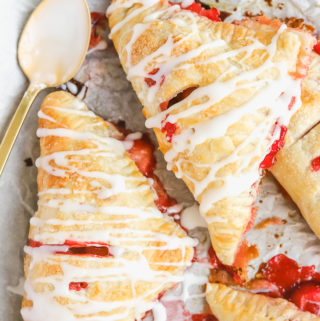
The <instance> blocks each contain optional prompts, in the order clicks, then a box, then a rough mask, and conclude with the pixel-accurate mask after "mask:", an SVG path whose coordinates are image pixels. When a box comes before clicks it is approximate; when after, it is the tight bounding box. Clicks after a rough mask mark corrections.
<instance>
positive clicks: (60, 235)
mask: <svg viewBox="0 0 320 321" xmlns="http://www.w3.org/2000/svg"><path fill="white" fill-rule="evenodd" d="M38 136H39V137H40V144H41V156H40V158H39V159H38V160H37V166H38V168H39V174H38V187H39V203H38V211H37V213H36V214H35V216H34V217H33V218H32V219H31V222H30V234H29V244H28V246H27V247H26V248H25V252H26V259H25V275H26V283H25V296H24V300H23V308H22V316H23V318H24V320H25V321H44V320H47V321H58V320H61V321H62V320H64V321H67V320H68V321H73V320H83V321H91V320H92V321H97V320H99V321H103V320H108V321H110V320H128V321H129V320H132V321H134V320H135V319H140V318H142V317H143V316H144V314H145V313H146V312H147V311H148V310H150V309H152V308H153V303H154V301H155V300H156V299H157V297H158V295H159V294H160V293H161V292H162V291H164V290H166V289H168V288H170V287H171V286H172V285H174V284H175V283H176V282H179V281H181V279H182V274H183V271H184V270H185V268H186V267H187V266H188V265H189V264H190V262H191V260H192V257H193V246H194V244H193V243H194V242H193V240H192V239H190V238H189V237H187V235H186V233H185V232H184V231H183V230H182V228H180V226H179V225H177V224H176V223H175V222H174V221H173V220H172V219H170V218H169V217H165V216H163V215H162V214H161V213H160V212H159V210H158V209H157V207H156V205H155V203H154V198H153V194H152V192H151V188H150V185H149V183H148V181H147V179H146V178H145V177H144V176H143V175H142V174H141V173H140V171H139V170H138V168H137V167H136V165H135V163H134V162H133V161H132V160H131V158H129V155H128V154H127V152H126V150H125V148H124V145H123V143H122V142H121V141H120V140H119V139H123V135H122V134H121V133H120V132H119V131H118V130H117V129H116V127H114V126H113V125H112V124H111V123H108V122H105V121H104V120H103V119H101V118H100V117H97V116H95V115H94V114H93V113H92V112H91V111H89V110H88V108H87V107H86V105H85V104H84V103H83V102H81V101H80V100H78V99H76V98H75V97H73V96H72V95H70V94H68V93H65V92H55V93H52V94H50V95H49V96H48V97H47V98H46V99H45V100H44V102H43V104H42V106H41V110H40V112H39V129H38Z"/></svg>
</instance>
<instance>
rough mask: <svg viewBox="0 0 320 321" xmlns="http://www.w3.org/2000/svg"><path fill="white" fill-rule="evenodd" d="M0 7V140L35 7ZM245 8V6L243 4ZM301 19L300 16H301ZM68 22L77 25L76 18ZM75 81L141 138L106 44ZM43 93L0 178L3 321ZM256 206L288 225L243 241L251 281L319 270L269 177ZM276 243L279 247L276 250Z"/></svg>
mask: <svg viewBox="0 0 320 321" xmlns="http://www.w3.org/2000/svg"><path fill="white" fill-rule="evenodd" d="M0 2H1V5H2V7H1V10H0V21H1V23H0V27H1V28H0V36H1V37H0V40H1V50H0V71H1V73H0V112H1V114H0V137H2V136H3V134H4V130H5V128H6V125H7V123H8V120H9V119H10V117H11V116H12V114H13V112H14V110H15V108H16V106H17V104H18V102H19V100H20V98H21V96H22V94H23V92H24V90H25V89H26V86H27V82H26V79H25V78H24V76H23V74H22V72H21V71H20V69H19V67H18V65H17V61H16V46H17V40H18V37H19V34H20V32H21V28H22V26H23V25H24V23H25V21H26V19H27V17H28V16H29V14H30V12H31V11H32V10H33V8H34V7H35V6H36V5H37V4H38V3H39V2H40V1H39V0H15V1H8V0H0ZM108 2H109V1H108V0H88V3H89V5H90V8H91V9H92V10H93V11H102V12H104V11H105V10H106V8H107V5H108ZM221 2H222V0H220V3H221ZM244 2H246V1H242V2H241V3H242V4H243V3H244ZM247 2H248V1H247ZM249 2H250V3H251V4H252V6H253V7H254V6H255V3H256V2H259V3H260V2H261V1H258V0H257V1H249ZM294 2H295V3H294V5H293V4H292V2H291V1H289V2H288V6H289V7H290V6H291V7H290V8H291V9H290V10H291V11H292V10H297V7H296V6H297V3H298V4H299V3H300V4H301V5H303V6H304V7H303V8H306V5H307V4H309V5H311V6H309V7H308V12H312V15H315V13H318V14H320V8H319V4H317V3H318V2H317V3H316V1H313V0H308V1H307V0H301V1H298V0H295V1H294ZM238 7H239V4H238ZM301 8H302V6H301ZM291 11H290V12H291ZM299 12H300V14H301V15H303V12H302V13H301V10H299ZM73 18H74V19H76V17H73ZM310 20H311V19H310ZM319 21H320V20H319ZM77 79H78V80H80V81H82V82H84V83H85V84H86V86H87V87H88V91H87V95H86V99H85V101H86V102H87V104H88V105H89V106H90V107H91V108H92V109H93V110H94V111H95V112H96V113H97V114H99V115H101V116H103V117H104V118H105V119H109V120H112V121H119V120H124V121H125V122H126V125H127V127H128V128H129V129H131V130H133V131H146V129H145V126H144V118H143V116H142V114H141V105H140V103H139V102H138V99H137V98H136V95H135V93H134V92H133V90H132V88H131V85H130V84H129V82H128V81H127V80H126V77H125V74H124V72H123V71H122V68H121V66H120V63H119V60H118V58H117V55H116V53H115V51H114V49H113V46H112V44H111V43H110V41H109V40H108V48H107V49H106V50H104V51H95V52H93V53H91V54H90V55H89V56H88V57H87V59H86V61H85V63H84V65H83V67H82V69H81V71H80V72H79V74H78V76H77ZM48 92H49V91H46V92H43V93H41V94H40V95H39V97H38V99H37V100H36V102H35V103H34V105H33V107H32V110H31V112H30V114H29V115H28V117H27V119H26V122H25V124H24V126H23V128H22V130H21V132H20V135H19V137H18V140H17V143H16V145H15V147H14V149H13V152H12V154H11V156H10V159H9V161H8V164H7V166H6V169H5V172H4V173H3V175H2V177H1V179H0V204H1V214H0V251H1V259H0V321H21V317H20V304H21V296H19V295H17V294H14V293H13V292H12V291H17V288H15V286H17V285H18V284H19V280H20V279H21V277H22V276H23V246H24V245H25V243H26V240H27V233H28V221H29V219H30V216H31V215H33V213H34V212H35V211H36V207H37V206H36V203H37V185H36V175H37V169H36V167H35V166H34V163H35V160H36V158H37V157H38V155H39V140H38V139H37V138H36V129H37V111H38V109H39V106H40V103H41V101H42V99H43V98H44V96H45V95H46V94H47V93H48ZM157 159H158V169H157V173H158V175H159V176H160V177H161V179H162V181H163V182H164V184H165V187H166V188H167V190H168V192H169V194H170V195H172V196H173V197H175V198H176V199H177V200H178V201H179V202H181V203H182V204H183V205H184V206H185V207H189V206H191V205H192V204H193V203H194V199H193V197H192V195H191V194H190V193H189V191H188V190H187V188H186V187H185V185H184V184H183V182H182V181H180V180H178V179H176V178H175V177H174V175H173V174H172V173H170V172H168V171H167V170H166V169H165V163H164V161H163V158H162V155H160V153H159V152H158V153H157ZM260 200H261V201H262V203H261V201H260V202H259V201H258V202H257V205H258V206H259V212H258V219H257V223H259V222H261V221H262V220H264V219H265V218H267V217H273V216H278V217H280V218H285V219H286V220H287V222H288V223H287V224H285V225H282V226H278V227H276V230H275V227H274V226H270V227H268V228H266V229H263V230H255V229H253V230H252V231H251V232H250V233H249V234H248V236H247V237H248V240H249V242H250V243H255V244H257V247H258V249H259V252H260V257H259V259H256V260H255V261H252V262H251V263H252V264H251V265H252V268H251V271H250V273H251V275H253V274H254V272H255V271H256V269H257V267H258V266H259V265H260V263H261V262H262V261H263V260H266V259H268V258H270V257H272V256H273V255H275V254H277V253H280V252H283V253H286V254H287V255H288V256H290V257H292V258H294V259H296V260H297V261H298V262H299V263H300V264H303V265H307V264H315V265H316V266H317V268H318V269H319V268H320V241H319V240H318V239H317V238H316V237H315V236H314V235H313V233H312V232H311V231H310V229H309V228H308V226H307V225H306V223H305V222H304V220H303V219H302V218H301V216H300V214H299V212H298V210H297V209H296V207H295V206H294V204H293V203H292V202H291V201H290V200H288V199H285V198H284V197H283V196H282V194H281V193H280V191H279V188H278V185H277V184H276V183H275V181H274V180H273V179H272V178H267V179H265V180H264V183H263V184H262V193H261V195H260ZM202 234H203V235H204V234H205V232H202ZM275 234H277V235H280V238H279V237H278V238H276V237H275ZM280 244H282V247H281V248H280ZM8 286H9V287H10V289H11V290H10V291H8ZM18 292H19V291H18ZM44 321H45V320H44Z"/></svg>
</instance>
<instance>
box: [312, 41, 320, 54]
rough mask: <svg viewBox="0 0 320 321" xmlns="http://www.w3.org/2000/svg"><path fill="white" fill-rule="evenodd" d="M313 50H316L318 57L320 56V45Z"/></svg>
mask: <svg viewBox="0 0 320 321" xmlns="http://www.w3.org/2000/svg"><path fill="white" fill-rule="evenodd" d="M313 50H314V51H315V52H316V53H317V54H318V55H320V43H317V44H316V45H315V46H314V47H313Z"/></svg>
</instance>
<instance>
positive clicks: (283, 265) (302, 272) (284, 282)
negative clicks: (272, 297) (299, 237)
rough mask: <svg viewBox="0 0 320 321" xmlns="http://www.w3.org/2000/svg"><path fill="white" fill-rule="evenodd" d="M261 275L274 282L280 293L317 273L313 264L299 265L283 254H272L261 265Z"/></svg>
mask: <svg viewBox="0 0 320 321" xmlns="http://www.w3.org/2000/svg"><path fill="white" fill-rule="evenodd" d="M261 272H262V275H263V277H264V278H265V279H266V280H267V281H270V282H272V283H275V284H276V285H277V286H278V288H279V290H280V291H281V293H282V294H284V293H285V292H286V291H288V290H290V289H291V288H292V287H294V286H296V285H297V284H300V283H301V282H304V281H309V280H311V279H312V278H314V277H315V275H316V274H317V273H316V272H315V266H314V265H312V266H304V267H300V266H299V265H298V263H297V262H296V261H294V260H292V259H290V258H288V257H287V256H285V255H283V254H279V255H276V256H274V257H273V258H272V259H270V260H269V261H268V263H267V264H266V265H265V266H264V267H262V270H261Z"/></svg>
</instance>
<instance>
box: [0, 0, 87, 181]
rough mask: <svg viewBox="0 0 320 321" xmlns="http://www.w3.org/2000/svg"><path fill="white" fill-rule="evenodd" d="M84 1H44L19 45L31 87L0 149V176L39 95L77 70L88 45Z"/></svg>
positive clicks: (61, 82)
mask: <svg viewBox="0 0 320 321" xmlns="http://www.w3.org/2000/svg"><path fill="white" fill-rule="evenodd" d="M90 33H91V18H90V11H89V8H88V5H87V2H86V0H43V1H42V2H41V3H40V5H39V6H38V7H37V8H36V9H35V11H34V12H33V13H32V15H31V17H30V18H29V20H28V22H27V24H26V26H25V28H24V30H23V32H22V35H21V38H20V41H19V46H18V59H19V63H20V66H21V68H22V70H23V71H24V73H25V74H26V76H27V77H28V79H29V81H30V84H29V87H28V89H27V91H26V92H25V94H24V96H23V98H22V100H21V102H20V104H19V106H18V108H17V110H16V112H15V114H14V116H13V118H12V120H11V122H10V124H9V127H8V129H7V132H6V134H5V136H4V138H3V140H2V142H1V145H0V176H1V174H2V171H3V169H4V166H5V164H6V161H7V159H8V157H9V155H10V152H11V149H12V147H13V145H14V142H15V140H16V138H17V136H18V133H19V131H20V128H21V126H22V124H23V121H24V119H25V117H26V115H27V113H28V111H29V109H30V107H31V105H32V103H33V101H34V99H35V98H36V96H37V95H38V93H39V92H40V91H41V90H42V89H44V88H48V87H56V86H59V85H61V84H63V83H65V82H67V81H68V80H70V79H71V78H72V77H73V76H74V75H75V74H76V73H77V72H78V70H79V69H80V67H81V65H82V63H83V61H84V59H85V56H86V53H87V50H88V47H89V42H90Z"/></svg>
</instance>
